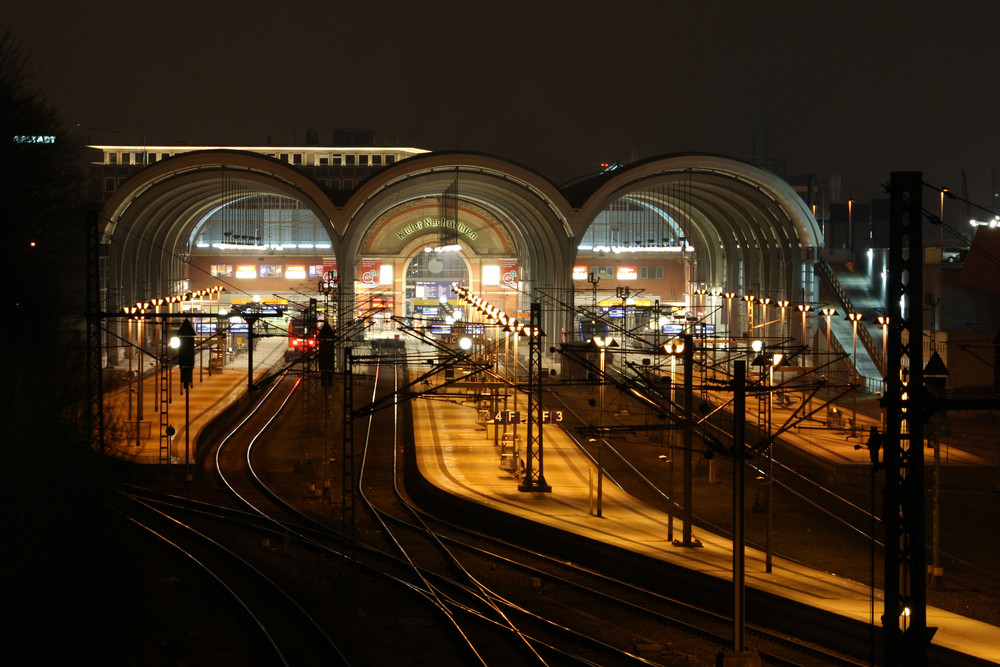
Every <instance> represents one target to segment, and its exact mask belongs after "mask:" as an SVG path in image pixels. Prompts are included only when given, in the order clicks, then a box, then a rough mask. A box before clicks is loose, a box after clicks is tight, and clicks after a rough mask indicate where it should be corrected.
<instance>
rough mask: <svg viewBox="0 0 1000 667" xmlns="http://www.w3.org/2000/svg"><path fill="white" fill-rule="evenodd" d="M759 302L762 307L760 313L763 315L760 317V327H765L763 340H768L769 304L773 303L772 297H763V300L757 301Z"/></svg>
mask: <svg viewBox="0 0 1000 667" xmlns="http://www.w3.org/2000/svg"><path fill="white" fill-rule="evenodd" d="M757 302H758V303H760V306H761V309H760V313H761V315H760V317H761V320H760V325H761V326H762V327H764V331H763V334H764V335H763V338H765V339H766V338H767V306H768V304H769V303H771V297H769V296H765V297H761V298H759V299H757Z"/></svg>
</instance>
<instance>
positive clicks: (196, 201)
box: [103, 149, 822, 291]
mask: <svg viewBox="0 0 1000 667" xmlns="http://www.w3.org/2000/svg"><path fill="white" fill-rule="evenodd" d="M226 183H230V184H236V185H237V186H240V187H243V188H245V189H247V190H252V191H254V192H257V193H265V194H274V195H281V196H287V197H291V198H294V199H296V200H298V201H300V202H302V204H303V205H304V206H306V207H308V208H309V209H310V210H312V211H313V213H315V215H316V217H317V218H318V220H319V221H320V223H321V224H322V225H323V226H324V227H325V228H326V229H327V231H328V233H329V234H330V237H331V242H332V244H333V250H334V253H335V254H336V255H337V256H340V257H342V258H343V259H344V261H345V264H343V266H348V265H349V263H351V262H353V261H355V260H356V259H357V257H358V253H359V251H360V248H361V247H362V244H363V242H364V239H365V235H366V234H367V233H368V232H369V229H370V225H371V224H372V223H373V222H374V221H376V220H378V219H379V216H380V215H383V214H384V213H385V212H387V211H389V210H391V209H393V208H394V207H398V206H399V205H400V204H401V203H404V202H409V201H419V200H427V199H428V198H434V197H442V196H444V194H445V193H446V192H449V191H452V192H453V194H454V196H455V197H457V198H459V199H461V200H462V201H464V202H467V203H468V204H470V205H474V206H475V207H477V208H478V209H481V210H482V211H485V212H486V213H487V214H488V215H490V216H492V218H493V219H495V220H496V221H498V223H499V224H501V225H503V226H504V229H505V230H506V233H507V234H508V236H509V238H510V239H511V240H512V242H513V245H514V246H515V247H516V248H517V253H518V256H519V258H520V259H521V261H522V262H525V268H526V269H527V275H528V276H529V277H530V280H531V281H532V284H533V285H535V286H557V287H562V288H569V287H570V281H569V278H568V273H569V268H570V267H571V266H572V262H573V261H574V253H575V252H576V245H577V243H578V242H579V240H580V239H581V238H582V237H583V234H584V233H585V232H586V230H587V228H588V227H589V226H590V225H591V224H592V223H593V221H594V220H595V219H596V217H597V216H598V215H599V214H600V213H601V211H603V210H604V209H606V208H607V207H608V205H609V204H610V203H612V202H614V201H615V200H617V199H619V198H621V197H623V196H630V197H633V198H637V199H642V200H644V201H646V202H648V203H651V204H654V205H657V206H660V207H663V208H664V209H665V210H670V211H671V215H672V216H673V217H677V218H679V219H680V220H681V224H682V225H683V226H684V228H685V230H687V233H688V235H689V239H688V240H689V242H690V243H691V245H693V246H694V247H695V248H696V255H697V256H698V260H699V264H698V273H699V275H698V280H699V281H700V282H711V283H714V284H726V283H731V282H732V280H733V277H734V275H735V272H742V271H744V270H746V269H749V272H756V273H757V274H759V275H760V276H762V277H761V278H759V279H757V282H758V283H767V284H772V285H773V284H785V283H787V282H788V281H789V280H790V279H791V276H793V275H794V274H793V265H795V264H797V263H798V262H801V261H802V253H801V252H799V251H800V250H801V249H803V248H812V247H817V246H821V245H822V241H821V234H820V230H819V228H818V226H817V224H816V222H815V220H814V218H813V216H812V214H811V212H810V211H809V210H808V208H807V207H806V205H805V203H804V202H803V201H802V200H801V199H800V198H799V197H798V195H797V194H796V193H795V192H794V190H792V188H791V187H790V186H789V185H788V184H787V183H785V182H784V181H783V180H782V179H780V178H778V177H777V176H775V175H774V174H772V173H770V172H768V171H765V170H762V169H759V168H757V167H755V166H753V165H751V164H749V163H746V162H743V161H740V160H735V159H732V158H726V157H724V156H718V155H707V154H684V155H669V156H660V157H655V158H650V159H647V160H643V161H640V162H637V163H634V164H631V165H629V166H628V167H626V168H624V169H620V170H617V171H615V172H611V173H607V174H603V175H601V176H600V177H598V178H595V179H591V180H589V181H586V182H583V183H579V184H577V185H575V186H573V187H572V188H569V189H566V190H565V191H562V190H560V189H559V188H557V187H556V186H555V185H554V184H552V183H551V182H550V181H548V180H547V179H546V178H545V177H543V176H541V175H540V174H538V173H537V172H534V171H532V170H530V169H528V168H526V167H523V166H521V165H518V164H515V163H512V162H509V161H506V160H503V159H500V158H497V157H493V156H489V155H483V154H479V153H467V152H440V153H424V154H421V155H417V156H414V157H410V158H407V159H405V160H401V161H399V162H397V163H395V164H393V165H391V166H387V167H384V168H382V169H380V170H378V171H376V172H375V173H373V174H372V175H371V176H370V177H368V178H367V179H366V180H364V181H363V182H362V183H360V184H359V185H358V187H357V188H356V189H355V190H354V191H353V192H352V193H351V195H350V196H349V197H348V198H347V199H346V201H343V203H342V205H338V204H337V203H335V202H334V201H333V200H332V199H331V193H328V192H326V191H325V190H324V189H323V188H321V187H320V186H319V185H318V184H317V183H316V182H315V181H314V180H312V179H311V178H310V177H309V176H308V175H307V174H306V173H304V172H303V171H300V170H298V169H296V168H295V167H292V166H290V165H288V164H287V163H285V162H282V161H279V160H276V159H273V158H270V157H267V156H265V155H262V154H260V153H256V152H251V151H242V150H238V149H233V150H225V149H206V150H202V151H191V152H186V153H181V154H178V155H176V156H174V157H170V158H167V159H164V160H161V161H160V162H158V163H156V164H154V165H152V166H149V167H147V168H145V169H142V170H141V171H139V172H138V173H136V174H135V175H134V176H133V177H132V178H130V179H129V180H128V181H127V182H125V183H124V184H122V186H121V187H120V188H119V189H118V190H117V191H116V192H115V194H114V195H113V196H112V198H111V199H110V200H109V201H108V202H106V205H105V207H104V220H105V227H104V230H103V240H104V242H105V243H110V244H111V246H112V248H113V250H112V252H111V253H110V255H111V258H110V260H111V263H112V268H113V271H112V272H113V274H114V275H115V276H117V277H118V280H120V281H121V280H130V281H131V282H132V283H133V284H140V283H142V284H145V285H147V288H149V289H151V290H152V291H157V290H160V289H162V288H163V287H164V286H165V284H166V283H167V282H168V278H170V277H175V276H176V275H177V274H178V271H177V266H178V264H179V262H180V260H179V258H181V257H183V256H185V255H186V253H187V252H188V251H189V248H188V243H189V240H190V238H191V234H192V232H193V231H194V228H195V226H196V225H197V224H199V223H200V222H201V221H202V220H203V219H204V218H205V217H206V216H207V215H208V214H209V213H210V212H212V211H213V210H215V209H216V208H217V207H219V206H221V205H223V204H225V203H226V202H227V197H231V193H230V194H228V195H227V190H226V187H227V186H226ZM672 184H675V185H677V186H678V188H677V189H675V190H671V185H672ZM681 186H683V187H681ZM671 192H672V193H673V194H670V193H671ZM679 192H683V197H682V196H681V195H679V194H678V193H679ZM664 193H667V194H664ZM682 199H683V201H682ZM171 266H172V267H173V269H171V268H169V267H171ZM775 266H778V267H784V268H783V269H781V268H774V267H775ZM781 271H783V274H782V275H781V276H779V277H778V278H776V279H775V278H773V277H772V276H770V272H781ZM126 277H127V278H126ZM748 284H749V283H748ZM154 286H155V290H154V289H153V288H154Z"/></svg>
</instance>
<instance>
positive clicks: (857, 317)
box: [847, 313, 862, 435]
mask: <svg viewBox="0 0 1000 667" xmlns="http://www.w3.org/2000/svg"><path fill="white" fill-rule="evenodd" d="M861 318H862V314H861V313H848V314H847V319H848V320H850V322H851V324H852V325H853V327H854V352H853V358H852V360H851V365H852V366H853V368H854V374H853V375H852V376H851V385H852V386H853V387H854V395H853V398H852V400H851V405H852V407H851V410H852V412H853V413H854V414H853V415H852V416H851V435H854V433H855V430H856V428H857V420H858V386H859V385H860V384H861V382H860V376H859V375H858V322H860V321H861Z"/></svg>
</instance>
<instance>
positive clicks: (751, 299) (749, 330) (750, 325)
mask: <svg viewBox="0 0 1000 667" xmlns="http://www.w3.org/2000/svg"><path fill="white" fill-rule="evenodd" d="M743 300H744V301H746V304H747V335H748V336H750V335H752V334H753V304H754V301H756V300H757V297H755V296H754V295H753V294H744V295H743Z"/></svg>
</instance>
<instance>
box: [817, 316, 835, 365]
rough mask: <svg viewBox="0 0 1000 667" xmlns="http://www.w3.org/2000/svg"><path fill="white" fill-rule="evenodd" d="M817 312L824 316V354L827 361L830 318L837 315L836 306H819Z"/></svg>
mask: <svg viewBox="0 0 1000 667" xmlns="http://www.w3.org/2000/svg"><path fill="white" fill-rule="evenodd" d="M819 312H820V313H822V314H823V317H825V318H826V354H827V357H828V358H827V361H829V356H830V318H831V317H836V316H837V309H836V308H830V307H829V306H828V307H826V308H820V309H819Z"/></svg>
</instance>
